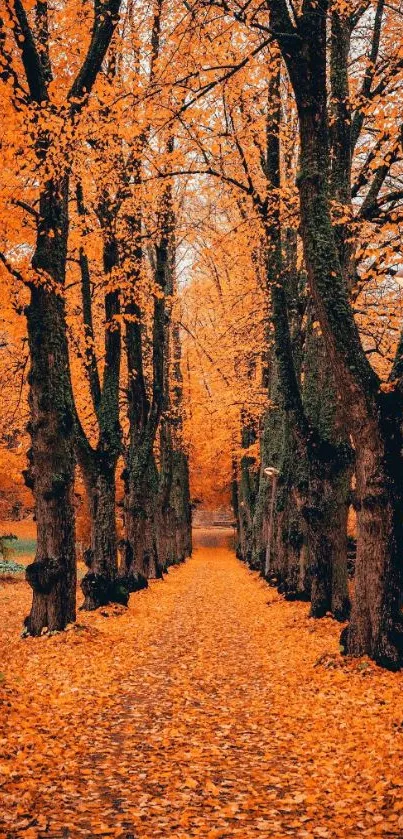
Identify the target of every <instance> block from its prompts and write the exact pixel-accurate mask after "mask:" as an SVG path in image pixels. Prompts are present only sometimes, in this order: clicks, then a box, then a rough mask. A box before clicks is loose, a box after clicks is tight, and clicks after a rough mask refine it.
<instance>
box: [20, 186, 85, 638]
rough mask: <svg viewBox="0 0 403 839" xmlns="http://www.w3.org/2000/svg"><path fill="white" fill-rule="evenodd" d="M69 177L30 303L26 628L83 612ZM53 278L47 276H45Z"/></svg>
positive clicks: (58, 189) (44, 202) (46, 217)
mask: <svg viewBox="0 0 403 839" xmlns="http://www.w3.org/2000/svg"><path fill="white" fill-rule="evenodd" d="M67 196H68V181H67V178H64V179H62V180H61V181H60V182H55V181H53V180H52V181H49V182H48V183H47V184H46V187H45V189H44V191H43V193H42V194H41V197H40V210H39V213H40V215H39V221H38V237H37V244H36V250H35V254H34V257H33V260H32V265H33V268H34V269H35V270H37V271H38V272H39V271H40V272H43V274H42V280H38V285H32V286H31V299H30V303H29V306H28V307H27V310H26V314H27V325H28V340H29V348H30V358H31V369H30V373H29V385H30V392H29V407H30V422H29V432H30V435H31V449H30V452H29V461H30V466H29V469H28V470H27V472H26V481H27V484H28V486H30V487H31V488H32V490H33V493H34V498H35V517H36V522H37V531H38V543H37V550H36V556H35V561H34V563H33V564H31V565H29V566H28V568H27V572H26V577H27V580H28V582H29V584H30V586H31V587H32V589H33V600H32V607H31V611H30V614H29V615H28V617H27V619H26V629H27V631H28V632H29V633H30V634H31V635H40V633H41V631H42V630H43V629H44V628H46V627H47V628H48V629H49V630H50V631H53V630H59V629H63V628H64V627H65V626H66V624H67V623H69V622H70V621H74V619H75V614H76V562H75V530H74V507H73V484H74V452H73V431H74V424H73V409H72V396H71V382H70V369H69V356H68V346H67V337H66V320H65V306H64V300H63V284H64V278H65V267H66V253H67V234H68V217H67ZM44 275H45V279H44Z"/></svg>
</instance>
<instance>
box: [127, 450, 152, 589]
mask: <svg viewBox="0 0 403 839" xmlns="http://www.w3.org/2000/svg"><path fill="white" fill-rule="evenodd" d="M142 454H143V453H142V452H138V455H139V457H138V459H137V456H136V458H135V460H136V462H134V458H133V455H132V462H131V464H130V469H126V470H125V472H124V475H125V484H126V487H125V527H126V548H125V556H124V559H123V563H122V566H121V569H120V575H121V577H123V579H124V582H125V584H126V585H127V587H128V589H129V591H137V590H138V589H141V588H145V587H146V586H147V580H148V579H156V578H157V579H160V578H161V577H162V567H161V565H160V562H159V558H158V544H157V522H156V515H157V509H156V508H157V492H158V475H157V470H156V466H155V463H154V458H153V456H152V455H149V456H148V457H146V458H144V460H141V455H142ZM140 464H141V465H140Z"/></svg>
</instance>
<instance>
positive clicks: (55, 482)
mask: <svg viewBox="0 0 403 839" xmlns="http://www.w3.org/2000/svg"><path fill="white" fill-rule="evenodd" d="M119 8H120V0H110V2H99V0H96V2H95V5H94V10H93V21H92V31H91V37H90V41H89V46H88V50H87V52H86V55H85V56H84V59H83V61H82V64H81V67H80V68H79V69H78V71H77V72H76V74H75V78H74V80H73V82H72V84H71V85H70V87H69V89H68V91H67V95H66V97H65V99H64V101H63V102H62V103H61V104H60V105H59V107H57V106H56V107H55V105H54V103H53V101H52V93H51V89H52V83H53V71H52V64H51V60H50V35H49V20H48V6H47V3H46V2H43V0H41V2H38V3H37V4H36V7H35V10H34V14H35V21H34V26H33V25H32V24H31V22H30V19H29V15H28V14H27V12H26V10H25V8H24V5H23V3H22V0H15V2H13V3H11V2H7V3H6V15H5V16H4V19H3V20H2V21H1V31H2V32H4V31H5V29H6V27H8V31H9V33H10V37H12V38H14V41H15V45H16V51H17V52H18V53H19V55H20V59H21V64H22V68H23V69H22V70H21V71H19V70H14V66H13V65H11V66H10V67H9V69H8V73H9V75H10V78H12V79H14V80H15V81H16V84H18V82H17V79H18V76H19V74H20V73H21V83H20V85H21V87H23V86H24V84H26V85H27V87H28V90H27V92H26V95H25V97H24V99H25V101H24V104H25V105H26V109H27V110H26V113H27V115H29V118H30V120H31V123H30V124H31V129H32V134H33V135H34V137H35V140H34V145H35V152H36V158H37V164H38V168H37V178H38V182H39V188H38V204H39V210H38V212H37V213H36V214H35V220H36V244H35V250H34V254H33V256H32V262H31V265H32V273H31V276H30V278H29V280H28V283H27V284H28V287H29V289H30V303H29V306H28V307H27V325H28V337H29V347H30V358H31V369H30V374H29V381H30V396H29V404H30V414H31V418H30V424H29V432H30V435H31V441H32V445H31V449H30V453H29V460H30V466H29V470H28V471H27V475H26V480H27V482H28V484H29V486H31V487H32V489H33V492H34V497H35V512H36V519H37V525H38V546H37V553H36V558H35V562H34V563H33V564H31V565H30V566H29V567H28V569H27V580H28V582H29V583H30V585H31V587H32V589H33V601H32V608H31V612H30V614H29V616H28V618H27V619H26V631H27V632H28V633H30V634H32V635H39V634H40V633H41V632H42V630H43V629H44V628H45V627H47V628H48V629H49V630H51V631H52V630H57V629H63V627H65V626H66V624H67V623H68V622H69V621H72V620H74V618H75V608H76V607H75V599H76V567H75V537H74V507H73V480H74V452H73V442H74V440H73V438H74V415H73V400H72V390H71V380H70V371H69V358H68V347H67V337H66V321H65V303H64V292H63V289H64V283H65V274H66V258H67V239H68V193H69V174H68V168H69V167H68V160H67V159H66V157H64V155H63V154H60V145H61V146H62V148H63V142H66V141H68V140H67V138H68V137H69V136H70V135H71V132H72V130H73V126H75V125H76V124H77V121H78V119H79V117H80V116H81V113H82V111H83V109H84V107H85V105H86V103H87V101H88V98H89V94H90V92H91V90H92V88H93V86H94V84H95V81H96V78H97V75H98V73H99V70H100V68H101V65H102V62H103V60H104V57H105V55H106V52H107V49H108V46H109V44H110V41H111V38H112V35H113V32H114V29H115V27H116V24H117V21H118V13H119ZM6 37H7V36H6V34H5V35H4V40H3V43H5V41H6ZM22 74H23V75H22ZM16 77H17V79H16ZM52 120H55V122H56V124H57V128H56V129H53V130H52Z"/></svg>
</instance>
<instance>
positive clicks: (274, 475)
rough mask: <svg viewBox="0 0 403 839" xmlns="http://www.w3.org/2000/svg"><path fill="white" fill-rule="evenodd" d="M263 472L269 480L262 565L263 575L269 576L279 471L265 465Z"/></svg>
mask: <svg viewBox="0 0 403 839" xmlns="http://www.w3.org/2000/svg"><path fill="white" fill-rule="evenodd" d="M263 474H264V475H265V476H266V478H269V480H271V499H270V514H269V532H268V534H267V545H266V558H265V565H264V575H265V577H268V576H269V571H270V553H271V543H272V538H273V529H274V502H275V499H276V490H277V479H278V476H279V474H280V472H279V470H278V469H276V468H275V467H274V466H266V468H265V469H263Z"/></svg>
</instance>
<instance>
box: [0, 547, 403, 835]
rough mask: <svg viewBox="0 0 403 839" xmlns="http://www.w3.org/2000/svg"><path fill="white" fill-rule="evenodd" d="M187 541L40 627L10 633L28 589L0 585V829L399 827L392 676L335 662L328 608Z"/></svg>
mask: <svg viewBox="0 0 403 839" xmlns="http://www.w3.org/2000/svg"><path fill="white" fill-rule="evenodd" d="M198 538H199V542H201V543H203V542H204V544H201V546H200V547H199V548H198V549H197V551H196V552H195V555H194V557H193V558H192V559H191V560H190V561H188V562H187V563H186V564H185V565H183V566H181V567H179V568H175V569H172V570H171V571H170V572H169V574H168V576H167V578H166V580H165V581H163V582H157V583H154V584H152V585H151V586H150V588H149V590H148V591H145V592H141V593H140V594H138V595H135V596H133V597H132V598H131V604H130V608H129V609H128V610H127V611H126V612H123V613H122V614H119V615H115V616H112V617H109V618H106V617H104V616H102V614H98V615H82V614H81V615H80V617H79V621H80V622H82V624H83V627H82V628H81V629H74V630H72V631H69V632H66V633H63V634H62V635H58V636H54V637H52V638H48V639H40V640H38V639H28V640H27V641H22V640H19V639H17V637H16V630H17V626H18V621H19V620H20V619H21V613H20V614H18V615H14V603H15V602H17V605H18V608H19V609H20V611H21V610H22V613H23V609H24V608H25V607H26V606H27V604H28V601H29V593H28V592H27V591H26V589H25V587H24V586H23V585H19V586H9V587H7V589H6V590H5V589H2V590H1V591H0V609H1V608H3V609H4V608H8V610H9V615H11V617H10V620H9V621H8V622H7V626H6V628H5V629H4V627H3V637H2V639H1V640H2V645H4V646H3V650H4V652H5V655H4V656H3V658H4V659H5V661H4V665H2V667H1V669H2V670H4V674H5V680H4V682H3V683H2V685H0V689H1V688H2V689H3V693H4V696H5V700H6V702H7V701H9V702H11V707H10V706H9V705H7V704H6V705H5V711H3V714H4V713H5V716H6V717H8V728H7V730H6V731H5V736H6V744H5V754H6V759H5V760H4V762H3V775H0V778H2V781H3V786H2V787H1V788H0V802H1V797H3V806H1V803H0V812H2V813H3V816H5V818H4V820H3V821H2V818H1V815H0V839H6V837H7V839H19V837H25V839H45V837H49V838H50V839H59V837H60V839H61V838H62V837H63V839H76V837H77V839H78V838H79V837H82V836H85V837H93V836H94V837H95V836H105V837H107V836H116V837H121V839H140V838H141V839H159V837H161V839H162V837H164V839H166V837H170V836H173V837H177V839H190V837H195V839H206V838H207V837H210V839H214V837H215V839H226V838H227V837H228V839H230V837H231V839H232V837H241V838H242V839H254V837H267V839H269V837H270V839H282V837H286V836H294V837H301V839H309V838H310V837H334V839H350V837H356V836H368V837H371V839H373V837H375V836H379V835H384V836H395V837H402V836H403V818H402V814H403V787H402V784H403V779H402V778H401V773H400V772H399V761H401V756H402V754H401V753H402V742H403V733H401V730H400V728H399V726H400V723H401V722H402V720H403V701H402V692H401V688H402V684H403V680H402V676H401V675H396V674H395V675H393V674H384V673H382V672H381V671H379V670H378V669H377V668H375V667H373V666H372V665H369V666H368V665H367V663H366V662H364V663H360V664H359V665H357V664H356V663H354V664H346V663H344V662H343V661H342V660H340V659H339V657H338V628H337V627H336V626H335V625H334V623H333V622H332V621H331V620H330V619H326V620H324V621H322V622H314V621H312V620H310V619H308V617H307V606H306V604H291V603H285V602H283V601H282V599H281V598H279V596H278V595H277V593H276V592H275V591H273V590H271V589H269V588H268V587H267V586H266V585H265V584H264V582H263V581H262V580H261V579H259V577H258V576H257V575H256V574H253V573H251V572H250V571H248V570H247V569H246V568H245V567H244V566H243V565H242V564H241V563H239V562H238V561H237V560H236V559H235V556H234V554H233V552H232V551H231V550H229V549H228V547H226V546H225V542H226V539H228V536H226V537H225V538H224V537H223V535H222V534H221V536H220V534H217V533H214V534H212V535H211V536H209V537H208V538H205V539H204V540H203V538H202V536H200V534H199V537H198ZM217 541H218V545H217ZM17 590H18V591H17ZM16 593H17V594H18V597H17V600H16ZM18 598H19V599H18ZM24 598H25V601H24ZM23 601H24V602H23ZM4 604H5V605H4ZM17 611H18V609H17ZM1 614H3V612H2V613H1ZM3 742H4V741H3ZM400 765H401V764H400ZM399 776H400V780H399ZM2 830H3V832H1V831H2Z"/></svg>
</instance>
